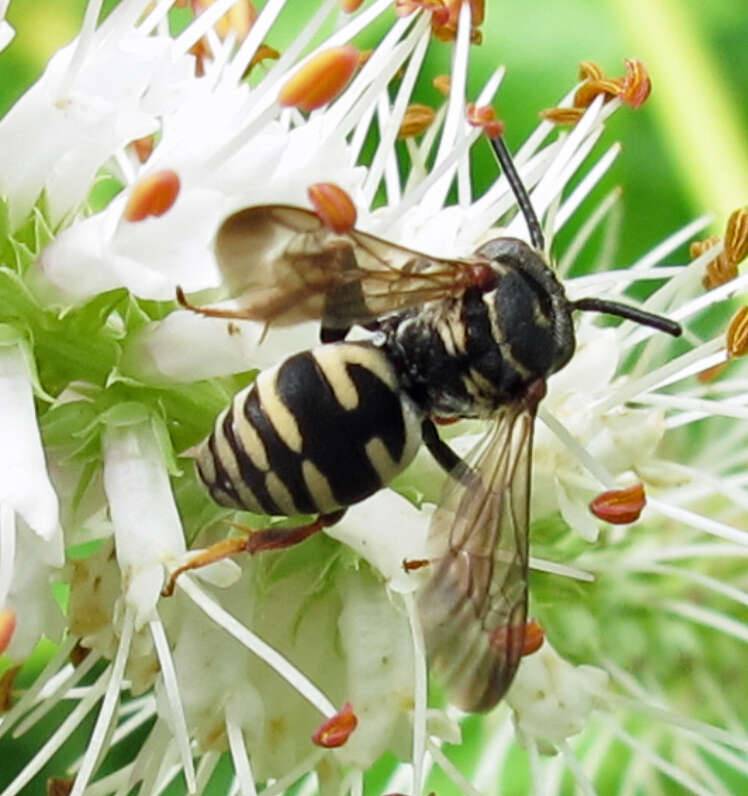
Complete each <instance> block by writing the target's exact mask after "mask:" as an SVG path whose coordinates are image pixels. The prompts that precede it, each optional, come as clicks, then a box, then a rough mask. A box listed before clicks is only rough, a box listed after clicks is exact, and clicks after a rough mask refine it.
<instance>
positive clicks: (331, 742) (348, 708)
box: [312, 702, 358, 749]
mask: <svg viewBox="0 0 748 796" xmlns="http://www.w3.org/2000/svg"><path fill="white" fill-rule="evenodd" d="M357 725H358V719H357V718H356V714H355V713H354V712H353V706H352V705H351V703H350V702H346V703H345V705H343V707H342V708H341V710H340V712H339V713H336V714H335V715H334V716H333V717H332V718H330V719H328V720H327V721H325V722H323V723H322V724H320V726H319V727H318V728H317V729H316V730H315V732H314V735H312V743H315V744H316V745H317V746H323V747H324V748H325V749H335V748H336V747H338V746H342V745H343V744H344V743H345V742H346V741H347V740H348V738H349V737H350V735H351V733H352V732H353V731H354V730H355V729H356V726H357Z"/></svg>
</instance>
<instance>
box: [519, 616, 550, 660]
mask: <svg viewBox="0 0 748 796" xmlns="http://www.w3.org/2000/svg"><path fill="white" fill-rule="evenodd" d="M544 639H545V631H544V630H543V628H542V627H541V626H540V625H539V624H538V623H537V622H536V621H535V620H534V619H531V620H530V621H529V622H528V623H527V624H526V625H525V640H524V642H523V644H522V654H523V655H532V654H533V652H537V651H538V650H539V649H540V648H541V647H542V646H543V640H544Z"/></svg>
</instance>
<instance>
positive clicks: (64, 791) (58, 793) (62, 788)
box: [47, 777, 75, 796]
mask: <svg viewBox="0 0 748 796" xmlns="http://www.w3.org/2000/svg"><path fill="white" fill-rule="evenodd" d="M74 785H75V780H74V779H62V778H61V777H53V778H52V779H48V780H47V796H68V794H70V793H71V792H72V790H73V786H74Z"/></svg>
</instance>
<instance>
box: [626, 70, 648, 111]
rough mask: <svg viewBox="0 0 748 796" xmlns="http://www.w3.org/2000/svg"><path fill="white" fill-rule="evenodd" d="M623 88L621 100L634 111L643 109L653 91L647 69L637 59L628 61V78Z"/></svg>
mask: <svg viewBox="0 0 748 796" xmlns="http://www.w3.org/2000/svg"><path fill="white" fill-rule="evenodd" d="M621 88H622V90H621V100H622V101H623V102H625V103H626V104H627V105H628V106H629V107H631V108H634V109H636V108H641V106H642V105H643V104H644V102H645V101H646V99H647V97H648V96H649V94H650V92H651V91H652V81H651V80H650V79H649V74H647V68H646V67H645V66H644V64H643V63H642V62H641V61H640V60H638V59H637V58H627V59H626V76H625V77H624V78H623V81H622V84H621Z"/></svg>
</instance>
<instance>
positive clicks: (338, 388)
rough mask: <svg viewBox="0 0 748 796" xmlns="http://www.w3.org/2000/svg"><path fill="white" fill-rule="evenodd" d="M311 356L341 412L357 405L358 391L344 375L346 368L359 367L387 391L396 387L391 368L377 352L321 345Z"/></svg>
mask: <svg viewBox="0 0 748 796" xmlns="http://www.w3.org/2000/svg"><path fill="white" fill-rule="evenodd" d="M312 356H313V357H314V359H315V360H316V362H317V365H318V366H319V368H320V370H321V371H322V373H323V374H324V376H325V378H326V379H327V382H328V383H329V385H330V388H331V389H332V391H333V394H334V395H335V399H336V400H337V402H338V403H339V404H340V405H341V406H342V407H343V409H346V410H352V409H355V408H356V407H357V406H358V404H359V395H358V390H357V389H356V385H355V384H354V383H353V380H352V379H351V377H350V376H349V374H348V369H347V366H348V365H361V366H362V367H365V368H366V369H367V370H369V371H371V372H372V373H373V374H374V375H375V376H376V377H377V378H378V379H380V380H381V381H383V382H384V383H385V384H386V385H387V386H388V387H389V388H390V389H392V390H396V389H397V388H398V385H397V379H396V378H395V374H394V371H393V370H392V367H391V366H390V364H389V362H387V360H386V359H385V357H384V355H383V354H382V353H381V352H380V351H378V350H377V349H374V348H368V347H367V346H359V345H350V344H349V345H346V344H335V345H322V346H319V347H318V348H315V349H314V350H313V351H312Z"/></svg>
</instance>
